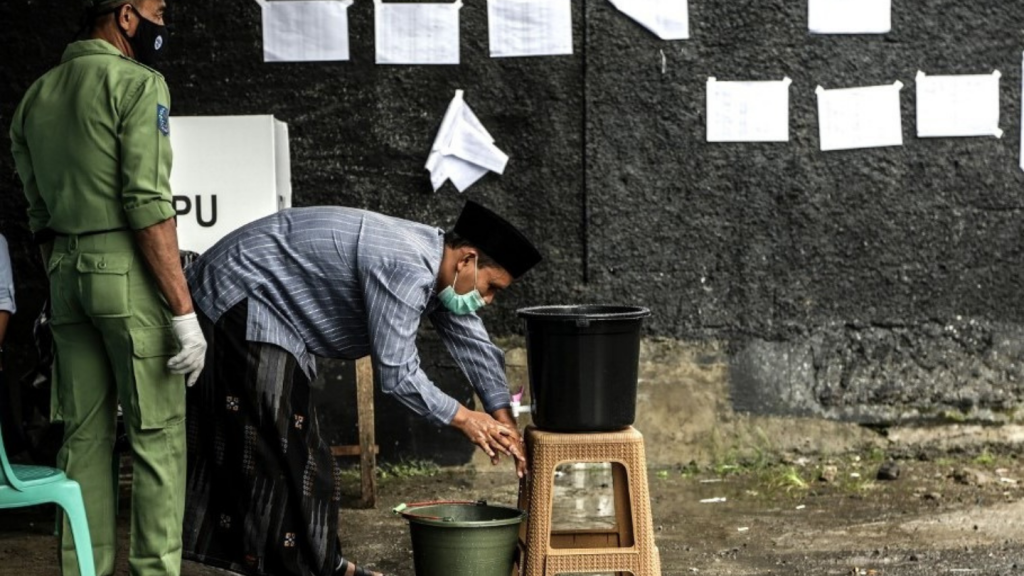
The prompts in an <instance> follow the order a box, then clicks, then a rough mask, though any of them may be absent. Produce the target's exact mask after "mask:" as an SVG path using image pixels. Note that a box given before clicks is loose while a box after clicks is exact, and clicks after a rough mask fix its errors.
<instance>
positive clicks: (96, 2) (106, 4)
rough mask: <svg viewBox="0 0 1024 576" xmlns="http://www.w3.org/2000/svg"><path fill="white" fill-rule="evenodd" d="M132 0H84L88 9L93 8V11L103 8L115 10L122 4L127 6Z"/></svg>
mask: <svg viewBox="0 0 1024 576" xmlns="http://www.w3.org/2000/svg"><path fill="white" fill-rule="evenodd" d="M130 1H131V0H84V3H85V7H86V8H92V9H93V10H100V9H102V8H113V7H115V6H120V5H122V4H127V3H128V2H130Z"/></svg>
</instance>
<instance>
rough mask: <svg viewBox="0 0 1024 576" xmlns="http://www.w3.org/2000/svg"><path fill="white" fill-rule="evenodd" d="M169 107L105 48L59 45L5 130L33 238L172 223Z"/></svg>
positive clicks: (133, 67)
mask: <svg viewBox="0 0 1024 576" xmlns="http://www.w3.org/2000/svg"><path fill="white" fill-rule="evenodd" d="M170 107H171V97H170V92H169V91H168V90H167V84H166V82H164V78H163V76H161V75H160V73H159V72H156V71H155V70H152V69H150V68H147V67H145V66H143V65H141V64H139V63H138V62H136V61H135V60H132V59H131V58H128V57H126V56H124V55H123V54H121V52H120V51H119V50H117V48H115V47H114V46H113V45H111V44H110V43H108V42H106V41H105V40H83V41H80V42H74V43H72V44H70V45H68V47H67V49H66V50H65V51H64V56H63V57H62V58H61V63H60V65H59V66H57V67H56V68H54V69H53V70H50V71H49V72H47V73H46V74H45V75H43V77H42V78H40V79H39V80H37V81H36V82H35V84H33V85H32V87H31V88H29V90H28V93H27V94H25V98H24V99H23V100H22V101H21V104H20V105H19V106H18V109H17V110H16V111H15V113H14V119H13V121H12V124H11V141H12V143H13V144H12V151H13V152H14V160H15V164H16V166H17V169H18V174H19V175H20V177H21V180H22V183H23V184H24V187H25V196H26V197H27V198H28V217H29V226H30V227H31V229H32V231H33V232H38V231H39V230H42V229H44V228H50V229H52V230H54V231H56V232H58V233H62V234H82V233H85V232H96V231H104V230H116V229H119V228H131V229H133V230H139V229H142V228H147V227H149V226H152V225H153V224H158V223H160V222H163V221H164V220H167V219H168V218H171V217H173V216H174V207H173V200H172V198H171V186H170V175H171V142H170V137H169V136H170V130H169V127H168V115H169V113H170Z"/></svg>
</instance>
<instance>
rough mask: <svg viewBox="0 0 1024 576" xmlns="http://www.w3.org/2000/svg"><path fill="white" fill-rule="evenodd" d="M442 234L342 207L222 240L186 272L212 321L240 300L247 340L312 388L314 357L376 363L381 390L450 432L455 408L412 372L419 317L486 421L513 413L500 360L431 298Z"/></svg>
mask: <svg viewBox="0 0 1024 576" xmlns="http://www.w3.org/2000/svg"><path fill="white" fill-rule="evenodd" d="M443 253H444V233H443V232H442V231H441V230H440V229H438V228H435V227H431V226H425V225H422V224H417V223H414V222H409V221H407V220H400V219H398V218H391V217H389V216H384V215H381V214H376V213H373V212H367V211H364V210H356V209H351V208H339V207H316V208H292V209H288V210H283V211H281V212H278V213H277V214H274V215H272V216H268V217H266V218H263V219H261V220H257V221H256V222H253V223H251V224H248V225H246V226H243V227H241V228H239V229H238V230H235V231H234V232H232V233H230V234H228V235H227V236H225V237H224V238H223V239H222V240H221V241H220V242H218V243H217V244H215V245H214V246H213V247H212V248H210V249H209V250H208V251H207V252H206V253H204V254H203V255H202V256H201V257H200V258H199V259H198V260H197V261H196V262H195V263H194V264H193V265H191V266H189V268H188V270H187V271H186V275H187V277H188V282H189V287H190V288H191V290H192V298H193V300H194V302H195V306H196V307H197V308H199V309H200V310H202V311H203V313H204V314H206V316H208V317H209V318H210V319H211V320H213V321H215V322H216V321H217V319H219V318H220V316H221V314H223V313H224V312H226V311H227V310H228V309H230V308H231V307H232V306H234V305H236V304H238V303H239V302H241V301H242V300H243V299H248V305H249V318H248V326H247V329H246V331H247V333H246V338H247V339H248V340H249V341H253V342H266V343H270V344H275V345H277V346H280V347H282V348H284V349H285V350H287V351H289V352H291V353H292V354H293V355H294V356H295V358H296V359H297V360H298V362H299V364H300V365H301V366H302V368H303V370H304V371H305V372H306V374H307V375H308V376H310V377H311V378H312V377H313V376H314V375H315V373H316V364H315V360H314V356H324V357H328V358H344V359H355V358H360V357H363V356H366V355H369V356H371V358H372V359H373V368H374V371H375V372H376V373H377V375H378V378H379V382H380V384H381V388H382V390H383V391H384V392H385V393H387V394H391V395H394V396H395V397H396V398H397V399H398V400H399V401H400V402H402V404H404V405H405V406H407V407H408V408H410V409H411V410H412V411H414V412H415V413H417V414H419V415H421V416H426V417H429V418H430V419H431V420H433V421H435V422H436V423H440V424H448V423H450V422H451V420H452V418H453V417H454V416H455V413H456V411H457V410H458V407H459V404H458V402H457V401H456V400H455V399H454V398H452V397H451V396H449V395H447V394H445V393H444V392H442V391H441V390H439V389H438V388H437V386H435V385H434V384H433V383H432V382H431V381H430V379H429V378H428V377H427V375H426V374H425V373H424V372H423V370H422V369H421V368H420V358H419V352H418V350H417V349H416V333H417V331H418V329H419V324H420V320H421V318H422V317H423V316H427V317H428V318H429V319H430V321H431V323H432V324H433V326H434V328H435V330H437V332H438V334H439V335H440V337H441V340H442V341H443V342H444V344H445V346H446V347H447V348H448V351H449V352H450V353H451V354H452V356H453V357H454V358H455V361H456V362H457V363H458V365H459V367H460V368H461V369H462V371H463V372H464V373H465V374H466V376H467V377H468V378H469V380H470V382H472V384H473V387H474V388H475V389H476V392H477V394H478V395H479V396H480V400H481V401H482V403H483V405H484V409H485V410H487V411H488V412H493V411H494V410H498V409H501V408H506V407H508V406H509V392H508V384H507V382H506V380H505V356H504V353H503V352H502V350H501V349H500V348H498V347H497V346H495V345H494V344H493V343H491V341H490V338H489V337H488V336H487V331H486V330H485V329H484V326H483V322H481V320H480V318H479V317H478V316H477V315H475V314H470V315H467V316H458V315H455V314H452V313H450V312H448V310H447V309H445V308H444V307H443V306H441V305H440V301H439V300H438V299H437V296H436V294H435V286H436V283H437V272H438V268H439V266H440V264H441V257H442V255H443Z"/></svg>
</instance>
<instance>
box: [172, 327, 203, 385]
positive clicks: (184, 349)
mask: <svg viewBox="0 0 1024 576" xmlns="http://www.w3.org/2000/svg"><path fill="white" fill-rule="evenodd" d="M171 328H173V329H174V335H175V336H177V338H178V343H179V344H181V351H180V352H178V354H177V355H176V356H174V357H173V358H171V359H170V360H168V361H167V369H168V370H170V371H171V372H173V373H174V374H188V375H189V377H188V381H187V382H186V384H187V385H188V386H189V387H191V386H192V385H194V384H195V383H196V380H199V373H200V372H202V371H203V365H204V364H205V363H206V338H204V337H203V330H202V328H200V327H199V319H197V318H196V314H195V312H193V313H191V314H185V315H184V316H175V317H174V318H173V319H172V320H171Z"/></svg>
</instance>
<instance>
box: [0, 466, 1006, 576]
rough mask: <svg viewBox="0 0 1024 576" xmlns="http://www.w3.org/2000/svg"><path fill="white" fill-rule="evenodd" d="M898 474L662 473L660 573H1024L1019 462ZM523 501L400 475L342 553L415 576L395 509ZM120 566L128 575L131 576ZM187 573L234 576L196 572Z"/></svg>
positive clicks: (581, 493)
mask: <svg viewBox="0 0 1024 576" xmlns="http://www.w3.org/2000/svg"><path fill="white" fill-rule="evenodd" d="M897 464H898V475H897V479H896V480H892V481H883V480H877V479H876V474H877V471H878V469H879V467H880V466H881V465H882V462H879V461H868V460H867V459H861V458H858V457H843V458H836V459H816V460H813V461H803V460H800V461H798V462H796V463H790V464H778V463H774V464H771V465H749V464H748V465H719V466H717V467H713V468H709V469H705V470H700V471H696V470H693V469H689V468H672V469H652V470H650V471H649V479H650V488H651V501H652V508H653V517H654V530H655V538H656V541H657V543H658V546H659V548H660V550H661V557H662V566H663V574H664V575H665V576H676V575H693V574H697V575H714V576H724V575H734V576H746V575H762V574H778V575H781V574H806V575H814V576H819V575H832V574H835V575H846V576H850V575H865V576H866V575H872V576H892V575H901V576H925V575H927V576H934V575H944V574H948V575H968V576H974V575H978V576H1003V575H1011V574H1014V575H1016V574H1024V482H1022V481H1024V465H1022V464H1021V463H1019V462H1018V461H1017V460H1015V459H1010V458H1002V459H993V458H984V459H979V458H974V459H967V458H964V459H961V460H954V459H943V460H939V461H926V462H918V461H903V462H898V463H897ZM823 476H824V477H826V478H828V479H829V481H822V480H820V479H819V478H821V477H823ZM354 478H355V477H354V476H353V477H351V482H350V484H351V485H350V486H347V491H348V492H349V494H348V497H349V498H351V499H354V498H355V496H356V492H355V491H356V490H357V489H358V487H357V482H356V481H355V479H354ZM610 481H611V474H610V470H609V468H608V466H607V465H605V466H604V467H600V465H596V466H595V465H588V466H580V465H576V466H575V467H573V466H566V467H563V468H562V469H560V474H559V475H558V477H557V478H556V505H555V512H554V515H555V522H556V525H557V526H559V527H565V528H569V527H598V526H610V525H612V524H613V523H614V500H613V498H612V492H611V483H610ZM516 494H517V484H516V482H515V478H514V477H513V475H512V473H511V472H510V471H509V470H506V469H504V468H502V470H501V471H500V472H494V471H491V470H490V469H488V470H487V471H484V470H480V471H477V470H474V469H461V470H451V469H445V470H439V471H433V472H431V471H429V470H428V471H420V472H415V473H412V474H410V475H408V476H405V477H395V476H394V475H391V476H389V477H387V478H384V479H382V480H381V483H380V504H379V506H378V508H377V509H376V510H345V511H344V512H343V515H342V526H341V539H342V545H343V547H344V549H345V552H346V555H347V556H349V557H350V558H352V559H354V560H356V561H359V562H362V563H365V564H367V565H369V566H372V567H374V568H376V569H378V570H382V571H384V572H385V573H387V574H395V575H409V576H411V575H412V574H413V568H412V562H413V559H412V558H413V553H412V550H411V544H410V542H409V535H408V528H407V526H406V524H405V521H404V520H402V519H401V518H398V517H395V516H393V515H392V514H390V512H389V510H390V508H391V507H393V506H395V505H397V504H399V503H401V502H414V501H422V500H433V499H459V500H462V499H467V498H471V499H486V500H488V501H489V502H492V503H501V504H514V503H515V500H516ZM126 504H127V503H126ZM123 512H124V508H122V517H123V516H124V513H123ZM123 520H124V518H122V521H123ZM52 526H53V524H52V516H50V515H48V513H47V512H46V511H45V510H44V509H35V510H34V511H4V512H2V513H0V574H5V575H6V574H12V575H18V576H43V575H46V576H49V575H51V574H56V573H57V572H56V569H55V562H54V558H55V554H56V545H55V542H54V539H53V538H52V536H51V535H50V532H51V530H52ZM125 532H126V530H122V533H121V535H122V538H121V540H122V542H121V546H122V552H123V549H124V547H125V545H126V536H125V534H124V533H125ZM121 557H122V562H121V571H120V572H119V574H127V571H126V570H125V568H124V562H123V557H124V554H123V553H122V554H121ZM182 573H183V576H214V575H220V574H225V573H224V572H222V571H218V570H213V569H209V568H205V567H202V566H197V565H194V564H188V563H186V565H185V567H184V569H183V572H182Z"/></svg>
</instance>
